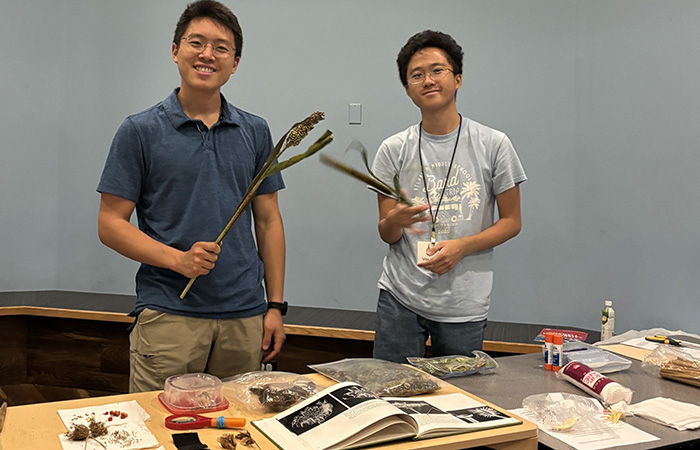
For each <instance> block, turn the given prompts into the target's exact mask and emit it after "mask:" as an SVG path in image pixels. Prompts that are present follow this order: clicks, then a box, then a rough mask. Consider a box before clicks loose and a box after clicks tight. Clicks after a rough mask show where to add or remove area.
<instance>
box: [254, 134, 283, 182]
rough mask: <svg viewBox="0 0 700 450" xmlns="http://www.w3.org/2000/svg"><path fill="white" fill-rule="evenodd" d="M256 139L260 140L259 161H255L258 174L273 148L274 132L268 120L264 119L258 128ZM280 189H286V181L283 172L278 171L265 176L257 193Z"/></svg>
mask: <svg viewBox="0 0 700 450" xmlns="http://www.w3.org/2000/svg"><path fill="white" fill-rule="evenodd" d="M256 139H257V140H258V143H257V145H258V148H257V150H258V151H257V152H256V155H257V161H256V162H255V165H256V167H255V173H256V174H257V173H260V170H261V169H262V168H263V166H264V165H265V161H267V158H268V157H269V156H270V153H271V152H272V149H273V144H272V134H271V133H270V128H269V126H268V125H267V122H264V121H263V125H262V126H261V127H260V128H259V129H258V130H257V132H256ZM285 156H286V153H285ZM280 189H284V181H283V180H282V173H281V172H277V173H276V174H274V175H270V176H269V177H267V178H265V179H264V180H263V181H262V183H260V187H258V191H257V192H256V195H259V194H269V193H270V192H275V191H279V190H280Z"/></svg>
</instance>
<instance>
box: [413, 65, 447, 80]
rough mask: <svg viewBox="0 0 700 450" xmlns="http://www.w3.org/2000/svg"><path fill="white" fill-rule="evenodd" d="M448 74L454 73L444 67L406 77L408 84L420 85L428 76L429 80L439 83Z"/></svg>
mask: <svg viewBox="0 0 700 450" xmlns="http://www.w3.org/2000/svg"><path fill="white" fill-rule="evenodd" d="M448 72H452V73H454V71H453V70H450V69H447V68H445V67H435V68H434V69H431V70H429V71H427V72H425V73H423V72H416V73H414V74H413V75H411V76H410V77H408V82H409V83H411V84H421V83H422V82H424V81H425V77H426V76H430V78H431V79H432V80H433V81H439V80H442V79H443V78H445V75H447V73H448Z"/></svg>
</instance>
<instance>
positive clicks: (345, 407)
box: [252, 382, 522, 450]
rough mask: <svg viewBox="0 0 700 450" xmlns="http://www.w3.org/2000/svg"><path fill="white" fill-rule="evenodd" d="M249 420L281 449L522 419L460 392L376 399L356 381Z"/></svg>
mask: <svg viewBox="0 0 700 450" xmlns="http://www.w3.org/2000/svg"><path fill="white" fill-rule="evenodd" d="M252 423H253V426H255V427H256V428H258V429H259V430H260V431H261V432H262V433H263V434H265V435H266V436H267V437H268V438H269V439H270V440H271V441H273V442H274V443H275V444H276V445H277V446H278V447H280V448H282V449H284V450H289V449H294V450H296V449H313V450H342V449H349V448H355V447H363V446H367V445H373V444H378V443H382V442H388V441H396V440H400V439H407V438H412V439H423V438H430V437H436V436H445V435H450V434H457V433H466V432H469V431H477V430H484V429H491V428H498V427H502V426H507V425H516V424H520V423H522V422H521V421H520V420H518V419H515V418H513V417H510V416H508V415H506V414H504V413H501V412H500V411H497V410H495V409H493V408H491V407H489V406H487V405H484V404H483V403H480V402H478V401H476V400H474V399H472V398H471V397H469V396H466V395H464V394H460V393H456V394H447V395H436V396H423V397H414V398H410V397H401V398H379V397H377V396H375V395H374V394H372V393H371V392H369V391H367V390H365V389H363V388H362V387H361V386H360V385H358V384H355V383H350V382H345V383H338V384H336V385H334V386H331V387H329V388H327V389H325V390H323V391H321V392H319V393H318V394H316V395H314V396H313V397H311V398H309V399H307V400H305V401H304V402H302V403H300V404H298V405H296V406H294V407H292V408H290V409H288V410H287V411H284V412H282V413H279V414H277V415H276V416H274V417H272V418H269V419H263V420H258V421H253V422H252Z"/></svg>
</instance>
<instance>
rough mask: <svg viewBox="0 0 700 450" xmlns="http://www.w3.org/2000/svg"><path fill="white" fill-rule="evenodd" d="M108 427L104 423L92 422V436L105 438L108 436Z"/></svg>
mask: <svg viewBox="0 0 700 450" xmlns="http://www.w3.org/2000/svg"><path fill="white" fill-rule="evenodd" d="M107 433H108V431H107V427H106V426H105V423H104V422H97V421H94V422H90V436H92V437H100V436H104V435H105V434H107Z"/></svg>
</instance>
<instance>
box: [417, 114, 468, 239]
mask: <svg viewBox="0 0 700 450" xmlns="http://www.w3.org/2000/svg"><path fill="white" fill-rule="evenodd" d="M461 132H462V115H461V114H460V115H459V127H458V128H457V139H455V148H454V150H452V158H451V159H450V167H448V169H447V174H446V175H445V183H443V186H442V193H441V194H440V199H439V200H438V204H437V208H435V214H433V206H432V205H431V204H430V193H429V192H428V182H427V181H426V178H425V167H424V166H423V153H422V151H421V138H422V137H423V122H422V121H421V123H420V125H418V158H419V159H420V171H421V174H422V175H423V188H424V189H425V198H426V199H427V200H428V211H430V220H431V224H432V230H431V232H430V243H431V244H435V242H436V240H437V239H436V236H435V223H436V222H437V218H438V213H439V212H440V204H441V203H442V198H443V197H444V196H445V190H446V189H447V180H449V179H450V172H451V171H452V163H453V162H454V160H455V155H456V154H457V144H459V135H460V134H461Z"/></svg>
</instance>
